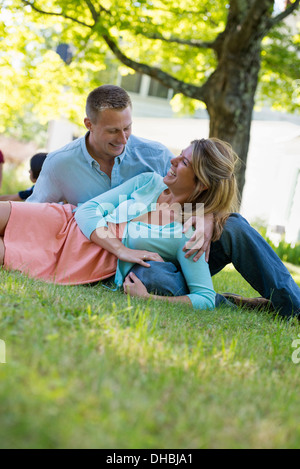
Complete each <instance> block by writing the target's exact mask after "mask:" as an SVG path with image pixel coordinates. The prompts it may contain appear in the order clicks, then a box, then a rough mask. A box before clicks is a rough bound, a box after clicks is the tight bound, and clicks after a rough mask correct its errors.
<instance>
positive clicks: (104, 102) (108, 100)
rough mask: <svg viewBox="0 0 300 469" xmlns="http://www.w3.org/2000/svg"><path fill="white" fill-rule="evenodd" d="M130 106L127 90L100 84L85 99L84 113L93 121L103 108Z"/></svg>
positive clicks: (119, 108) (124, 107)
mask: <svg viewBox="0 0 300 469" xmlns="http://www.w3.org/2000/svg"><path fill="white" fill-rule="evenodd" d="M128 106H130V107H132V103H131V99H130V96H129V94H128V93H127V91H125V90H124V89H123V88H120V87H119V86H115V85H102V86H99V87H98V88H96V89H94V90H93V91H91V92H90V94H89V95H88V97H87V100H86V115H87V117H88V118H89V119H91V120H92V121H93V122H95V121H96V120H97V116H98V114H99V112H101V111H104V109H115V110H122V109H126V108H127V107H128Z"/></svg>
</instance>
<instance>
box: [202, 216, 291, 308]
mask: <svg viewBox="0 0 300 469" xmlns="http://www.w3.org/2000/svg"><path fill="white" fill-rule="evenodd" d="M229 263H232V264H233V265H234V267H235V268H236V270H237V271H238V272H239V273H240V274H241V275H242V276H243V277H244V279H245V280H246V281H247V282H248V283H249V284H250V285H251V286H252V287H253V288H254V289H255V290H256V291H258V292H259V293H260V295H261V296H262V297H264V298H268V299H270V300H271V302H272V304H273V306H274V308H275V309H276V310H277V311H278V312H279V313H280V315H281V316H285V317H291V316H293V315H296V316H300V288H299V287H298V285H297V284H296V283H295V282H294V280H293V278H292V276H291V275H290V273H289V271H288V270H287V269H286V267H285V266H284V264H283V263H282V262H281V260H280V259H279V257H278V256H277V254H276V253H275V252H274V251H273V249H272V248H271V247H270V246H269V244H268V243H267V242H266V241H265V240H264V238H263V237H262V236H261V235H260V234H259V233H258V232H257V231H256V230H255V229H254V228H252V227H251V226H250V225H249V223H248V222H247V220H245V218H243V217H242V216H241V215H239V214H238V213H233V214H231V216H230V217H229V218H228V220H227V222H226V224H225V227H224V231H223V233H222V236H221V238H220V239H219V240H218V241H216V242H214V243H212V245H211V251H210V258H209V268H210V272H211V275H215V274H216V273H218V272H220V270H222V269H223V268H224V267H225V266H226V265H227V264H229Z"/></svg>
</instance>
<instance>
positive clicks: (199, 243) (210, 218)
mask: <svg viewBox="0 0 300 469" xmlns="http://www.w3.org/2000/svg"><path fill="white" fill-rule="evenodd" d="M214 225H215V223H214V215H213V214H212V213H209V214H208V215H205V216H204V218H201V220H200V222H197V217H191V218H190V219H189V220H187V222H186V223H185V224H184V226H183V232H184V233H186V232H187V231H188V230H189V228H190V227H191V226H193V227H194V228H195V232H194V235H193V236H192V237H191V239H190V240H189V241H188V242H187V243H186V244H185V246H184V248H183V251H184V252H186V255H185V257H186V258H188V257H191V256H193V255H194V258H193V260H194V262H197V261H198V260H199V259H200V257H201V256H202V254H203V253H204V252H205V260H206V262H208V259H209V253H210V245H211V240H212V237H213V233H214Z"/></svg>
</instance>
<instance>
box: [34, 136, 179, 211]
mask: <svg viewBox="0 0 300 469" xmlns="http://www.w3.org/2000/svg"><path fill="white" fill-rule="evenodd" d="M171 158H173V155H172V153H171V152H170V151H169V150H168V149H167V148H166V147H165V146H164V145H162V144H161V143H158V142H154V141H151V140H146V139H143V138H138V137H135V136H134V135H131V136H130V138H129V140H128V142H127V144H126V146H125V149H124V151H123V153H122V154H121V155H119V156H117V157H116V158H115V162H114V166H113V169H112V173H111V178H109V176H107V174H105V173H104V172H103V171H101V167H100V165H99V164H98V163H97V162H96V161H95V160H94V159H93V158H92V157H91V155H90V154H89V152H88V151H87V147H86V135H85V136H84V137H81V138H78V139H77V140H74V141H73V142H71V143H69V144H68V145H66V146H64V147H63V148H60V149H59V150H56V151H54V152H51V153H49V155H48V156H47V159H46V160H45V163H44V165H43V169H42V171H41V174H40V176H39V178H38V180H37V182H36V185H35V188H34V191H33V194H32V195H31V196H30V197H29V198H28V199H27V202H62V201H67V202H68V203H70V204H73V205H79V204H81V203H84V202H86V201H87V200H89V199H92V198H94V197H96V196H98V195H100V194H103V193H104V192H106V191H108V190H110V189H113V188H114V187H117V186H119V185H120V184H122V183H123V182H125V181H127V180H128V179H130V178H132V177H134V176H137V175H138V174H141V173H144V172H156V173H158V174H160V175H161V176H165V175H166V174H167V172H168V170H169V168H170V166H171V164H170V160H171Z"/></svg>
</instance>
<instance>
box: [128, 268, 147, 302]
mask: <svg viewBox="0 0 300 469" xmlns="http://www.w3.org/2000/svg"><path fill="white" fill-rule="evenodd" d="M123 288H124V293H126V295H130V296H138V297H140V298H149V296H150V294H149V293H148V291H147V288H146V287H145V285H144V284H143V283H142V282H141V281H140V279H139V278H138V277H137V276H136V275H135V274H134V273H133V272H130V273H129V274H128V275H127V277H126V278H125V281H124V283H123Z"/></svg>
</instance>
